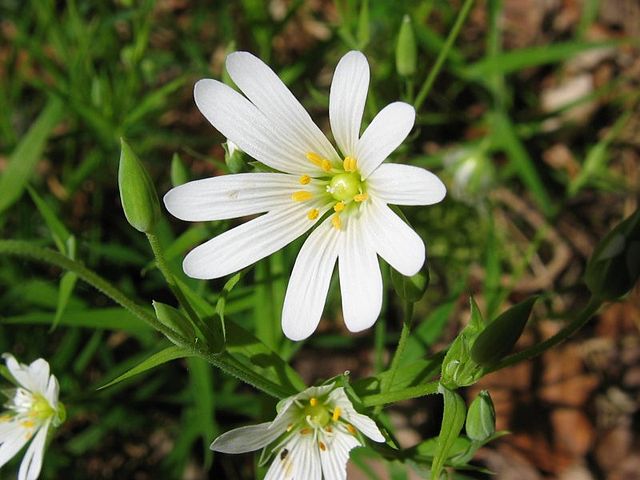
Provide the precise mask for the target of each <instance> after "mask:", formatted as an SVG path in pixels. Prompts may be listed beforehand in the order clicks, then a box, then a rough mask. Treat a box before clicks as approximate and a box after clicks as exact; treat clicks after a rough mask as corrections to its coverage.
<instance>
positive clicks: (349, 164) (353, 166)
mask: <svg viewBox="0 0 640 480" xmlns="http://www.w3.org/2000/svg"><path fill="white" fill-rule="evenodd" d="M342 168H344V171H345V172H355V171H356V170H357V169H358V162H357V161H356V159H355V158H353V157H346V158H345V159H344V160H343V162H342Z"/></svg>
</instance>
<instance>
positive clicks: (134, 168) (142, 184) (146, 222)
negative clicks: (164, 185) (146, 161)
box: [118, 139, 160, 233]
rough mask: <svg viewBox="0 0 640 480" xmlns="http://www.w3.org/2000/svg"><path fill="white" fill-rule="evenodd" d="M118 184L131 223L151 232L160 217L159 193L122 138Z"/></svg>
mask: <svg viewBox="0 0 640 480" xmlns="http://www.w3.org/2000/svg"><path fill="white" fill-rule="evenodd" d="M118 186H119V188H120V200H121V202H122V208H123V210H124V214H125V216H126V217H127V221H128V222H129V224H130V225H131V226H132V227H133V228H135V229H136V230H138V231H139V232H144V233H149V232H151V231H152V229H153V227H154V226H155V224H156V222H157V221H158V219H159V218H160V202H159V201H158V194H157V193H156V189H155V187H154V185H153V182H152V181H151V178H149V174H148V173H147V171H146V170H145V168H144V165H142V162H141V161H140V160H139V159H138V157H137V155H136V154H135V153H134V152H133V150H131V147H129V145H128V144H127V142H125V141H124V139H122V140H121V153H120V166H119V168H118Z"/></svg>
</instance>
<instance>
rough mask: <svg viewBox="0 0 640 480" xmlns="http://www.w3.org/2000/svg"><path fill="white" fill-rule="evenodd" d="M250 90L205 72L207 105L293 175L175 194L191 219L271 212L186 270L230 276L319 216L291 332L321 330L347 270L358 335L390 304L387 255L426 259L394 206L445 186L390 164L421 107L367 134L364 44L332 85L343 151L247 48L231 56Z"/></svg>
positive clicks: (403, 261) (389, 114)
mask: <svg viewBox="0 0 640 480" xmlns="http://www.w3.org/2000/svg"><path fill="white" fill-rule="evenodd" d="M226 66H227V70H228V72H229V75H230V76H231V78H232V79H233V81H234V82H235V84H236V85H237V86H238V88H240V90H241V91H242V93H244V95H245V96H246V97H245V96H242V95H241V94H239V93H238V92H236V91H235V90H233V89H232V88H230V87H228V86H227V85H224V84H223V83H221V82H218V81H216V80H209V79H205V80H200V81H199V82H198V83H196V86H195V101H196V104H197V105H198V108H199V109H200V111H201V112H202V113H203V114H204V115H205V117H207V119H208V120H209V121H210V122H211V123H212V124H213V126H214V127H216V128H217V129H218V130H219V131H220V132H221V133H222V134H223V135H224V136H225V137H227V138H228V139H229V140H231V141H232V142H233V143H235V144H236V145H237V146H238V147H239V148H240V149H242V151H244V152H245V153H247V154H248V155H250V156H252V157H253V158H255V159H256V160H258V161H260V162H262V163H263V164H265V165H267V166H268V167H271V168H272V169H275V170H277V171H278V172H283V173H242V174H236V175H226V176H221V177H215V178H208V179H204V180H198V181H194V182H190V183H187V184H185V185H181V186H179V187H176V188H174V189H172V190H171V191H169V192H168V193H167V194H166V195H165V197H164V202H165V205H166V206H167V209H168V210H169V212H171V213H172V214H173V215H174V216H176V217H178V218H181V219H183V220H190V221H207V220H222V219H229V218H237V217H242V216H246V215H254V214H258V213H264V212H267V213H266V214H265V215H262V216H260V217H258V218H255V219H253V220H250V221H248V222H246V223H244V224H243V225H240V226H238V227H236V228H233V229H231V230H229V231H227V232H225V233H223V234H221V235H218V236H217V237H215V238H213V239H211V240H209V241H208V242H206V243H204V244H202V245H200V246H199V247H196V248H195V249H194V250H192V251H191V252H190V253H189V254H188V255H187V256H186V258H185V259H184V264H183V268H184V271H185V273H186V274H187V275H189V276H191V277H194V278H203V279H210V278H218V277H222V276H224V275H227V274H229V273H232V272H235V271H237V270H240V269H242V268H244V267H246V266H248V265H251V264H252V263H254V262H256V261H258V260H260V259H261V258H264V257H266V256H267V255H270V254H272V253H273V252H275V251H277V250H279V249H281V248H283V247H284V246H285V245H287V244H288V243H290V242H291V241H293V240H294V239H296V238H297V237H299V236H300V235H302V234H303V233H305V232H306V231H307V230H309V229H310V228H312V227H313V226H314V225H316V224H318V223H319V225H318V226H317V228H316V229H315V230H314V231H313V232H312V233H311V235H310V236H309V238H308V239H307V240H306V242H305V243H304V245H303V247H302V249H301V250H300V253H299V255H298V258H297V259H296V262H295V266H294V268H293V272H292V275H291V279H290V281H289V285H288V287H287V293H286V297H285V302H284V309H283V312H282V328H283V330H284V333H285V335H287V337H289V338H291V339H293V340H301V339H304V338H306V337H308V336H309V335H311V333H313V331H314V330H315V329H316V327H317V325H318V322H319V321H320V316H321V314H322V310H323V307H324V303H325V299H326V296H327V291H328V288H329V282H330V279H331V274H332V272H333V268H334V265H335V263H336V261H337V262H338V266H339V277H340V288H341V292H342V309H343V314H344V321H345V323H346V325H347V328H349V330H351V331H353V332H356V331H360V330H364V329H365V328H368V327H370V326H371V325H373V323H374V322H375V321H376V319H377V317H378V315H379V313H380V309H381V305H382V278H381V274H380V267H379V265H378V258H377V255H380V256H381V257H382V258H383V259H384V260H386V261H387V262H388V263H389V264H390V265H391V266H392V267H393V268H395V269H396V270H397V271H399V272H400V273H402V274H404V275H408V276H410V275H414V274H415V273H417V272H418V271H419V270H420V268H421V267H422V265H423V263H424V260H425V247H424V243H423V242H422V240H421V239H420V237H419V236H418V235H417V234H416V233H415V232H414V231H413V230H412V229H411V228H410V227H409V226H408V225H407V224H406V223H405V222H403V221H402V220H401V219H400V217H398V216H397V215H396V214H395V213H394V212H393V211H392V210H391V209H390V208H389V207H388V206H387V204H395V205H429V204H433V203H437V202H439V201H441V200H442V199H443V198H444V195H445V187H444V185H443V184H442V182H441V181H440V180H439V179H438V178H437V177H436V176H435V175H433V174H432V173H429V172H428V171H426V170H424V169H421V168H417V167H413V166H408V165H394V164H388V163H383V161H384V160H385V159H386V158H387V157H388V156H389V154H391V152H393V151H394V150H395V149H396V148H397V147H398V146H399V145H400V144H401V143H402V141H403V140H404V139H405V138H406V136H407V134H408V133H409V131H410V130H411V129H412V127H413V123H414V119H415V112H414V109H413V107H412V106H410V105H408V104H406V103H402V102H395V103H392V104H390V105H388V106H387V107H385V108H384V109H383V110H382V111H380V113H378V115H377V116H376V117H375V118H374V119H373V121H372V122H371V124H370V125H369V126H368V128H367V129H366V130H365V131H364V133H363V134H362V136H360V123H361V120H362V113H363V110H364V106H365V100H366V96H367V89H368V85H369V65H368V63H367V60H366V58H365V56H364V55H363V54H362V53H360V52H356V51H352V52H349V53H347V54H346V55H345V56H344V57H342V59H341V60H340V62H339V64H338V66H337V68H336V71H335V74H334V77H333V81H332V84H331V91H330V97H329V118H330V122H331V129H332V131H333V136H334V138H335V140H336V143H337V144H338V147H339V148H340V151H341V152H342V155H340V154H338V152H337V151H336V150H335V149H334V147H333V146H332V145H331V143H330V142H329V141H328V140H327V138H326V137H325V136H324V134H323V133H322V132H321V131H320V129H319V128H318V127H317V126H316V125H315V123H314V122H313V121H312V120H311V117H310V116H309V114H308V113H307V112H306V111H305V109H304V108H303V107H302V105H301V104H300V103H299V102H298V101H297V100H296V98H295V97H294V96H293V94H292V93H291V92H290V91H289V90H288V89H287V87H286V86H285V85H284V84H283V83H282V81H281V80H280V79H279V78H278V77H277V75H276V74H275V73H274V72H273V71H272V70H271V69H270V68H269V67H268V66H267V65H265V64H264V63H263V62H262V61H260V60H259V59H258V58H256V57H254V56H253V55H251V54H249V53H247V52H235V53H232V54H231V55H229V56H228V57H227V62H226Z"/></svg>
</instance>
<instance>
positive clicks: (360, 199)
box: [353, 193, 369, 202]
mask: <svg viewBox="0 0 640 480" xmlns="http://www.w3.org/2000/svg"><path fill="white" fill-rule="evenodd" d="M353 199H354V200H355V201H356V202H364V201H365V200H368V199H369V195H368V194H367V193H359V194H357V195H354V196H353Z"/></svg>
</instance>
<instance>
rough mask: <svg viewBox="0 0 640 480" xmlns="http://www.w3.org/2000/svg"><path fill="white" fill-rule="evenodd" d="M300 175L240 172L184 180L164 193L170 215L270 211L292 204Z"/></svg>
mask: <svg viewBox="0 0 640 480" xmlns="http://www.w3.org/2000/svg"><path fill="white" fill-rule="evenodd" d="M300 189H301V185H300V182H299V179H298V177H296V176H295V175H287V174H284V173H239V174H236V175H222V176H219V177H213V178H205V179H203V180H196V181H194V182H189V183H185V184H184V185H179V186H177V187H175V188H172V189H171V190H169V191H168V192H167V194H166V195H165V196H164V204H165V206H166V207H167V210H168V211H169V213H171V215H173V216H174V217H177V218H179V219H181V220H187V221H191V222H199V221H209V220H224V219H227V218H237V217H243V216H245V215H254V214H256V213H263V212H268V211H269V210H273V209H274V208H279V207H283V206H286V205H287V204H290V203H291V194H292V193H293V192H294V191H296V190H300Z"/></svg>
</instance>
